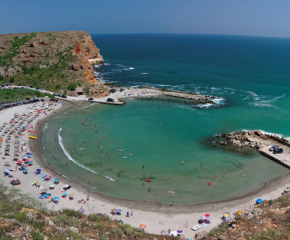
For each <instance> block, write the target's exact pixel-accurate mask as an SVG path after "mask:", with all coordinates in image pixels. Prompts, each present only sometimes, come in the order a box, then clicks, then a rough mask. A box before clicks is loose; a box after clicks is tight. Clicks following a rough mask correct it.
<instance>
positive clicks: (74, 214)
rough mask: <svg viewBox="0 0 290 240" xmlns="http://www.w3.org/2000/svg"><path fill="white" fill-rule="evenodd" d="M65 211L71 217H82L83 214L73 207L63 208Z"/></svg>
mask: <svg viewBox="0 0 290 240" xmlns="http://www.w3.org/2000/svg"><path fill="white" fill-rule="evenodd" d="M63 213H64V214H65V215H67V216H70V217H76V218H82V217H83V214H82V213H81V212H80V211H75V210H73V209H63Z"/></svg>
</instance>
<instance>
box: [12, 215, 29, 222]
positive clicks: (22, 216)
mask: <svg viewBox="0 0 290 240" xmlns="http://www.w3.org/2000/svg"><path fill="white" fill-rule="evenodd" d="M9 218H13V219H16V220H17V221H18V222H20V223H24V222H25V221H26V219H27V216H26V214H25V213H18V214H15V215H11V216H10V217H9Z"/></svg>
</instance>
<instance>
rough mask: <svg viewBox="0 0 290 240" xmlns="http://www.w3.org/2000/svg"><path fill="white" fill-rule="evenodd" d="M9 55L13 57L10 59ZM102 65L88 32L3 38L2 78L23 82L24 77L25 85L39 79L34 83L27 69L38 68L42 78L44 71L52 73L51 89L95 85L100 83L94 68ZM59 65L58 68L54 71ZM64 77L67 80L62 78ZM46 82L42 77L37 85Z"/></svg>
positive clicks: (0, 50)
mask: <svg viewBox="0 0 290 240" xmlns="http://www.w3.org/2000/svg"><path fill="white" fill-rule="evenodd" d="M32 35H33V36H32ZM25 39H26V41H24V40H25ZM13 52H14V54H12V53H13ZM8 55H10V56H12V57H10V58H7V57H6V56H8ZM103 62H104V60H103V57H102V56H101V54H100V49H98V48H97V47H96V45H95V43H94V42H93V40H92V38H91V36H90V34H88V33H87V32H82V31H64V32H41V33H33V34H31V33H25V34H24V33H23V34H7V35H1V36H0V74H1V75H2V76H3V77H5V78H10V77H11V76H16V79H17V77H18V76H19V79H21V77H23V76H25V81H26V82H28V83H29V81H30V80H31V82H32V81H34V82H36V81H37V80H35V79H36V77H35V76H34V79H32V77H31V76H32V74H30V77H29V76H26V75H25V72H24V71H23V66H25V67H28V68H31V67H37V68H39V71H38V73H37V74H41V73H39V72H41V69H46V70H47V69H52V71H50V72H49V73H48V74H47V82H49V84H51V85H53V84H54V85H56V84H57V83H58V84H62V85H68V84H69V83H74V82H82V83H84V84H86V82H87V84H96V83H98V82H99V81H98V79H96V78H95V77H94V75H93V68H92V66H91V65H92V64H102V63H103ZM56 65H58V67H55V69H53V67H54V66H56ZM54 70H55V71H54ZM46 72H47V71H46ZM61 74H63V75H64V76H65V77H60V75H61ZM44 80H46V79H42V78H41V77H40V78H39V80H38V82H42V81H43V82H44ZM23 81H24V80H23ZM42 85H44V83H43V84H42Z"/></svg>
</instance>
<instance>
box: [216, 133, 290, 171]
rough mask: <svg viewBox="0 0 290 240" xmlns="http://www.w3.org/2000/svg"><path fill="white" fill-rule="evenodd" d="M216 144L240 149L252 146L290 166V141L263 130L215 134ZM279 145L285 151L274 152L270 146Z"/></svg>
mask: <svg viewBox="0 0 290 240" xmlns="http://www.w3.org/2000/svg"><path fill="white" fill-rule="evenodd" d="M213 140H214V143H215V144H216V145H223V146H229V147H234V148H235V149H240V148H244V147H251V148H254V149H256V150H257V151H258V152H259V153H260V154H262V155H264V156H266V157H268V158H270V159H272V160H274V161H276V162H278V163H280V164H282V165H283V166H285V167H288V168H290V142H289V141H288V140H287V139H285V138H281V137H278V136H276V135H268V134H264V133H262V132H261V131H258V130H257V131H241V132H234V133H227V134H221V135H216V136H213ZM274 145H278V146H279V147H280V148H283V153H276V154H274V153H273V152H272V151H270V150H269V148H270V147H272V146H274Z"/></svg>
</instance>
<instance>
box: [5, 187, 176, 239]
mask: <svg viewBox="0 0 290 240" xmlns="http://www.w3.org/2000/svg"><path fill="white" fill-rule="evenodd" d="M0 199H1V202H0V239H5V240H10V239H24V238H25V239H37V240H48V239H49V240H63V239H74V240H77V239H101V240H107V239H124V240H127V239H157V240H158V239H160V240H161V239H162V240H164V239H166V240H168V239H175V238H173V237H169V236H165V237H164V236H162V237H161V236H158V235H151V234H145V233H143V232H142V231H140V230H139V229H136V228H133V227H131V226H130V225H129V224H123V223H122V222H119V221H117V220H114V221H112V220H110V219H109V217H108V216H106V215H103V214H100V213H99V214H90V215H84V214H82V213H81V212H79V211H75V210H72V209H63V210H62V211H61V212H56V211H51V210H49V211H47V210H44V208H45V207H46V206H45V205H43V204H42V203H40V202H39V201H38V200H34V199H32V198H31V197H29V196H28V195H23V194H20V193H19V192H18V190H17V189H11V190H8V188H7V187H5V186H4V185H3V184H0ZM48 204H53V203H48Z"/></svg>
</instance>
